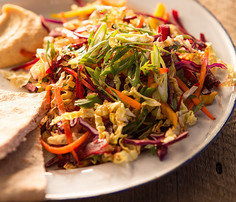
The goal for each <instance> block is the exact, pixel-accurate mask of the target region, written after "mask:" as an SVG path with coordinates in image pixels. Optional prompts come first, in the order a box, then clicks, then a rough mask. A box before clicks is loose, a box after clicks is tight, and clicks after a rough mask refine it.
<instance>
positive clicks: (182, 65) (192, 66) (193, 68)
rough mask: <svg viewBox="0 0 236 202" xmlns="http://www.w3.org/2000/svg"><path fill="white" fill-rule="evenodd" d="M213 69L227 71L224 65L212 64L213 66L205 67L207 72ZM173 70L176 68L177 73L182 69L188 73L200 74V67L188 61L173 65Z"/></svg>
mask: <svg viewBox="0 0 236 202" xmlns="http://www.w3.org/2000/svg"><path fill="white" fill-rule="evenodd" d="M213 67H220V68H222V69H227V67H226V66H225V65H224V64H221V63H214V64H211V65H207V70H209V69H211V68H213ZM175 68H176V70H177V71H178V70H180V69H182V68H184V69H187V70H189V71H193V72H200V70H201V65H198V64H196V63H195V62H192V61H189V60H181V61H180V62H176V63H175Z"/></svg>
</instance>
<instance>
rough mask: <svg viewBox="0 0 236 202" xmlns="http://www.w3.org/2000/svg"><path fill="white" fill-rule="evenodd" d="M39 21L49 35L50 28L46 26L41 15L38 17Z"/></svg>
mask: <svg viewBox="0 0 236 202" xmlns="http://www.w3.org/2000/svg"><path fill="white" fill-rule="evenodd" d="M40 19H41V24H42V26H43V27H44V28H45V29H46V30H47V32H48V33H49V32H50V28H49V26H48V24H47V22H46V20H45V18H44V17H43V16H42V15H40Z"/></svg>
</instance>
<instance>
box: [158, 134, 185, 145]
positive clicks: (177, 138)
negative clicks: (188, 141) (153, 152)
mask: <svg viewBox="0 0 236 202" xmlns="http://www.w3.org/2000/svg"><path fill="white" fill-rule="evenodd" d="M187 136H188V131H185V132H183V133H181V134H180V135H179V136H178V137H176V138H175V139H174V140H172V141H170V142H167V143H163V144H162V145H164V146H169V145H172V144H174V143H176V142H178V141H180V140H182V139H184V138H186V137H187Z"/></svg>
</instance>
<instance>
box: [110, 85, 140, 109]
mask: <svg viewBox="0 0 236 202" xmlns="http://www.w3.org/2000/svg"><path fill="white" fill-rule="evenodd" d="M110 88H111V89H112V90H113V91H114V92H115V93H116V94H117V96H118V97H119V98H120V99H121V100H122V101H123V102H124V103H126V104H128V105H130V106H131V107H133V108H135V109H140V108H141V104H140V103H139V102H137V101H136V100H134V99H132V98H130V97H128V96H127V95H125V94H123V93H121V92H120V91H118V90H116V89H114V88H112V87H109V88H108V87H107V88H106V91H107V92H108V93H110V94H111V95H114V93H113V92H112V90H111V89H110Z"/></svg>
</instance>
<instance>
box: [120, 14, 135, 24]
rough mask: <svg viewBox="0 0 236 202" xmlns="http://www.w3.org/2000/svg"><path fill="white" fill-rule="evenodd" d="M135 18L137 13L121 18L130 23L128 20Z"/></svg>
mask: <svg viewBox="0 0 236 202" xmlns="http://www.w3.org/2000/svg"><path fill="white" fill-rule="evenodd" d="M136 18H137V15H134V16H129V17H124V18H123V22H128V23H130V20H133V19H136Z"/></svg>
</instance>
